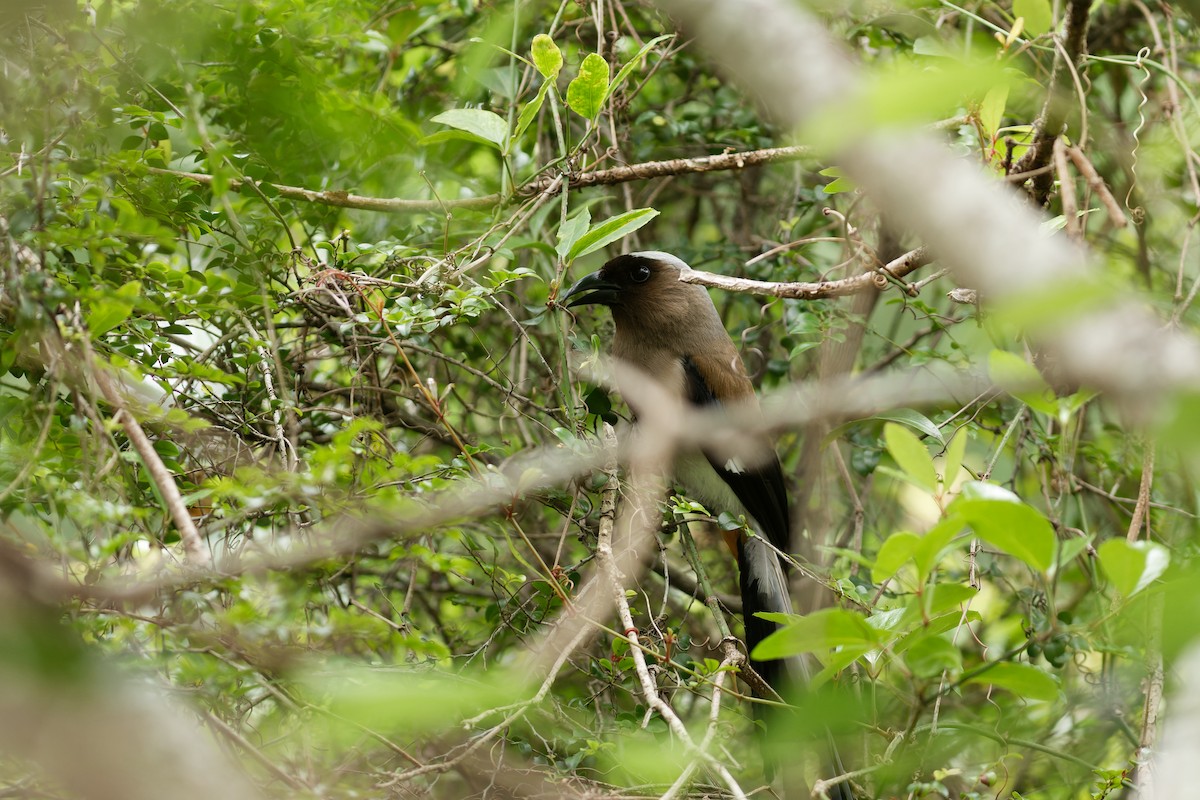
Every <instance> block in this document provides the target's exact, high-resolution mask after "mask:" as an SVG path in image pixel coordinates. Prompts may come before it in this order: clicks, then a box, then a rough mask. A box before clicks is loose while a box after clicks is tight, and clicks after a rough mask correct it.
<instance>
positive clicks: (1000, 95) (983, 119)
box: [979, 85, 1008, 137]
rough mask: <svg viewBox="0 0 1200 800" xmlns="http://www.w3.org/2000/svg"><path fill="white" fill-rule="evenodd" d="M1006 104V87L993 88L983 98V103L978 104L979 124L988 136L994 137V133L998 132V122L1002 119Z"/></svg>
mask: <svg viewBox="0 0 1200 800" xmlns="http://www.w3.org/2000/svg"><path fill="white" fill-rule="evenodd" d="M1006 103H1008V87H1007V86H1003V85H1002V86H993V87H992V88H991V89H988V93H987V94H985V95H984V96H983V101H982V102H981V103H980V104H979V124H980V126H982V128H983V130H984V133H986V134H987V135H988V136H992V137H995V136H996V132H997V131H998V130H1000V121H1001V120H1002V119H1004V106H1005V104H1006Z"/></svg>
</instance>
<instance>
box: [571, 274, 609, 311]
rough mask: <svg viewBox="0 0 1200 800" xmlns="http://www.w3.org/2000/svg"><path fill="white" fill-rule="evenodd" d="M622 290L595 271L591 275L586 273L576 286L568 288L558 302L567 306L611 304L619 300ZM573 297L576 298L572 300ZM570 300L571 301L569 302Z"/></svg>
mask: <svg viewBox="0 0 1200 800" xmlns="http://www.w3.org/2000/svg"><path fill="white" fill-rule="evenodd" d="M620 290H621V287H620V286H618V285H617V284H615V283H613V282H612V281H609V280H605V279H604V278H603V277H602V276H601V275H600V273H599V272H593V273H592V274H591V275H584V276H583V277H582V278H580V279H579V281H578V282H577V283H576V284H575V285H574V286H572V287H571V288H570V289H567V292H566V294H564V295H563V296H562V297H560V298H558V302H559V304H560V305H563V306H566V307H567V308H573V307H575V306H585V305H588V304H591V303H599V304H600V305H604V306H611V305H613V304H615V303H616V302H617V297H618V292H620ZM571 298H574V299H573V300H572V299H571ZM568 300H570V302H567V301H568Z"/></svg>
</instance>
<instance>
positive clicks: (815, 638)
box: [751, 608, 878, 660]
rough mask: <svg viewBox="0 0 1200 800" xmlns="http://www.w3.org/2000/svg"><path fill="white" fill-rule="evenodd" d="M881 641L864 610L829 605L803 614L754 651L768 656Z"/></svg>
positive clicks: (872, 643)
mask: <svg viewBox="0 0 1200 800" xmlns="http://www.w3.org/2000/svg"><path fill="white" fill-rule="evenodd" d="M877 644H878V633H877V632H876V631H875V630H874V629H873V628H872V627H871V626H870V625H868V624H867V621H866V620H865V619H864V618H863V616H862V615H861V614H858V613H855V612H853V611H848V610H846V609H843V608H826V609H822V610H821V611H816V612H814V613H812V614H808V615H806V616H803V617H800V619H799V620H797V621H796V622H793V623H791V624H789V625H784V627H782V628H780V629H779V630H777V631H775V632H774V633H772V634H771V635H770V636H768V637H767V638H766V639H763V640H762V641H761V642H759V644H758V646H757V647H755V648H754V652H753V653H752V654H751V655H752V656H753V657H754V658H757V659H762V660H769V659H775V658H787V657H788V656H794V655H799V654H801V653H813V652H818V651H822V650H830V649H832V648H834V647H855V646H858V647H864V646H875V645H877Z"/></svg>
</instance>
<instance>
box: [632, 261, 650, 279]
mask: <svg viewBox="0 0 1200 800" xmlns="http://www.w3.org/2000/svg"><path fill="white" fill-rule="evenodd" d="M629 277H631V278H632V279H633V282H634V283H645V282H646V281H648V280H650V268H649V267H647V266H645V265H643V266H640V267H634V269H633V272H631V273H629Z"/></svg>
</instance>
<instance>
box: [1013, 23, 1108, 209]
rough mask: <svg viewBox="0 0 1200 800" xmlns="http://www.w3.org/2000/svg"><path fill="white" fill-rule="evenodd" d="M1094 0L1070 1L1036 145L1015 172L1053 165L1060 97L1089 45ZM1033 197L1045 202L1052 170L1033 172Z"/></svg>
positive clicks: (1061, 117) (1062, 115)
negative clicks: (1061, 43)
mask: <svg viewBox="0 0 1200 800" xmlns="http://www.w3.org/2000/svg"><path fill="white" fill-rule="evenodd" d="M1091 4H1092V3H1091V0H1070V2H1069V3H1068V4H1067V24H1066V27H1065V29H1064V31H1063V49H1062V50H1061V51H1056V53H1055V58H1054V66H1053V68H1052V69H1051V71H1050V85H1049V86H1048V87H1046V101H1045V103H1043V104H1042V110H1041V112H1040V113H1039V114H1038V116H1037V119H1036V120H1035V121H1034V123H1033V130H1034V134H1033V144H1032V145H1030V147H1029V149H1028V150H1026V151H1025V154H1024V155H1023V156H1021V159H1020V161H1018V162H1017V163H1016V165H1015V166H1014V167H1013V170H1012V171H1013V172H1030V171H1035V170H1039V169H1041V168H1042V167H1045V166H1047V165H1049V164H1050V159H1051V158H1052V157H1053V155H1054V142H1055V140H1057V139H1058V136H1059V134H1060V133H1062V129H1063V125H1065V124H1066V121H1067V113H1066V110H1065V108H1064V107H1063V102H1062V99H1061V97H1060V95H1061V93H1062V89H1063V86H1065V85H1066V76H1067V75H1069V74H1070V72H1071V71H1072V70H1073V69H1075V66H1076V65H1077V64H1078V63H1079V58H1080V56H1082V55H1083V51H1084V48H1085V47H1086V46H1087V23H1088V10H1089V9H1090V8H1091ZM1032 180H1033V184H1032V186H1031V187H1030V196H1031V197H1032V198H1033V202H1035V203H1036V204H1037V205H1039V206H1041V205H1045V203H1046V198H1047V197H1048V196H1049V194H1050V189H1051V187H1052V186H1053V185H1054V175H1053V173H1052V172H1039V173H1038V174H1036V175H1034V176H1033V178H1032Z"/></svg>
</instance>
